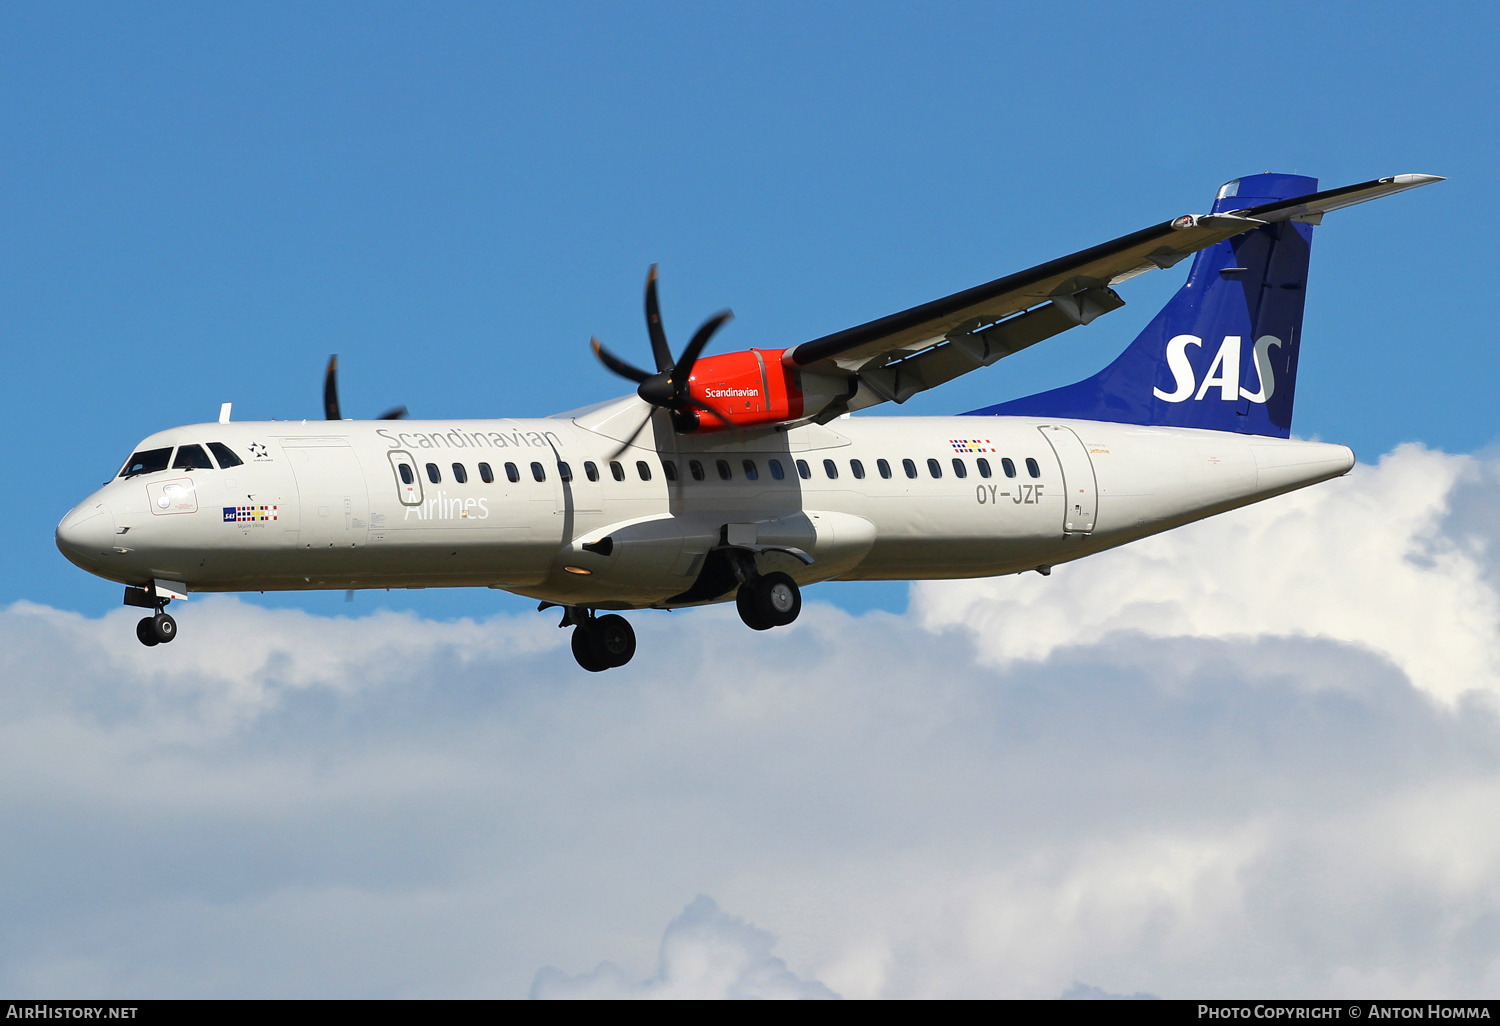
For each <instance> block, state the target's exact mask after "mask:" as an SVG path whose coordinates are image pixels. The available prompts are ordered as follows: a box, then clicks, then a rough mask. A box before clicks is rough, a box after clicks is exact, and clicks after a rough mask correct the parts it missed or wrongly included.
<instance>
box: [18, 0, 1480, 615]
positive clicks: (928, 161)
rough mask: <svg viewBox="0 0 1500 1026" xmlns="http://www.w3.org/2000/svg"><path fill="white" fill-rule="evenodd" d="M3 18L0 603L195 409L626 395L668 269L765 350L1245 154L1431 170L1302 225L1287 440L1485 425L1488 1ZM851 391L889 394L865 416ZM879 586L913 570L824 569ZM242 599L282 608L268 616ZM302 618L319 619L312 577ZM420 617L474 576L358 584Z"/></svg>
mask: <svg viewBox="0 0 1500 1026" xmlns="http://www.w3.org/2000/svg"><path fill="white" fill-rule="evenodd" d="M1335 11H1336V9H1335V8H1327V7H1324V8H1318V9H1316V10H1313V9H1310V8H1307V7H1306V6H1304V5H1292V4H1288V5H1281V6H1276V5H1272V6H1269V7H1263V8H1259V9H1258V10H1257V14H1256V16H1255V19H1254V26H1255V27H1253V28H1251V27H1248V25H1247V23H1246V21H1245V19H1244V18H1242V17H1238V16H1231V15H1229V14H1228V12H1220V13H1219V14H1218V15H1216V16H1210V9H1208V8H1204V7H1202V6H1201V5H1187V4H1181V5H1174V4H1157V5H1150V6H1149V7H1147V6H1144V5H1111V4H1098V5H1090V6H1087V7H1085V8H1084V9H1081V10H1080V11H1079V12H1078V13H1077V14H1076V16H1074V15H1070V16H1069V17H1068V18H1067V19H1066V24H1063V23H1061V22H1060V21H1059V19H1058V17H1057V12H1056V8H1055V6H1052V5H1045V4H1034V5H1024V4H1007V5H1003V6H1001V5H973V4H924V5H921V6H920V7H915V6H904V5H878V4H860V5H833V4H817V5H804V4H783V5H778V4H755V5H745V6H731V5H696V4H660V5H651V6H649V7H648V8H644V9H643V8H640V7H639V6H636V5H623V4H619V5H610V4H589V5H583V6H575V7H567V6H559V5H552V4H540V5H529V6H528V5H523V4H506V5H493V4H476V5H464V4H457V3H454V4H441V5H437V4H433V5H402V4H387V5H378V6H369V5H339V4H318V5H276V4H269V5H254V6H249V5H246V6H225V5H197V4H194V5H168V4H147V5H132V6H131V7H129V8H128V9H126V8H108V7H96V6H82V7H75V6H69V5H59V4H10V5H7V6H6V8H5V10H4V11H3V12H0V28H3V31H0V132H3V137H4V139H5V145H4V147H3V148H0V182H3V187H4V194H5V210H6V219H5V221H6V223H5V237H6V243H7V244H6V246H5V247H4V250H3V252H0V261H3V264H0V267H3V273H0V311H3V312H0V331H3V335H4V345H5V350H6V353H7V355H8V359H7V361H6V371H7V373H6V375H5V382H6V384H5V392H4V395H5V402H4V404H3V412H0V417H3V418H4V425H5V430H6V436H7V438H9V439H10V446H9V447H8V448H9V454H8V456H7V460H6V462H7V464H8V465H9V466H10V467H11V468H12V474H13V479H14V480H17V481H18V482H24V494H25V495H26V499H27V501H25V502H24V503H20V504H17V505H15V506H13V507H12V510H13V512H12V517H11V521H10V522H11V524H12V537H13V538H14V539H16V540H15V542H14V543H13V544H12V545H11V546H9V554H8V556H7V569H8V571H9V572H7V573H6V574H5V575H4V584H3V591H0V598H7V599H13V598H20V597H27V598H32V599H37V600H41V601H46V602H49V603H55V604H59V605H61V606H65V607H68V608H76V609H82V610H89V611H93V612H102V611H103V610H105V609H106V608H108V607H110V606H112V605H113V604H114V603H116V602H117V601H118V599H117V596H116V594H115V593H116V591H117V590H118V589H116V588H115V587H114V586H112V585H105V584H104V583H103V582H99V581H95V580H92V579H90V578H87V577H85V576H84V575H83V574H81V572H79V571H77V570H76V569H74V568H73V567H72V566H70V565H68V564H67V563H66V562H65V561H64V560H63V559H62V558H61V557H60V556H59V555H58V554H57V553H56V551H55V550H54V548H53V546H52V544H51V540H50V539H51V531H52V528H53V527H54V526H55V524H56V522H57V520H58V519H59V518H60V516H61V515H62V513H63V512H65V511H66V509H67V508H68V507H69V506H71V505H72V504H73V503H74V502H76V501H78V500H79V499H80V498H81V497H83V496H84V495H86V494H87V493H88V492H89V491H90V490H91V489H92V488H93V487H94V486H96V485H97V484H98V482H99V481H101V480H103V479H104V478H105V477H106V476H107V475H108V474H109V473H110V472H112V471H113V469H114V468H115V467H117V465H118V464H119V462H120V461H121V459H123V457H124V456H125V455H126V454H127V453H128V452H129V451H130V448H131V446H132V444H133V443H134V442H135V441H136V440H137V439H139V438H140V437H142V436H144V435H146V434H147V433H149V432H151V431H154V430H157V429H159V428H161V427H164V426H168V425H173V424H179V423H192V422H196V421H200V420H209V419H212V418H213V417H214V416H215V415H216V413H217V410H218V405H219V403H220V402H224V401H233V402H234V404H235V412H236V416H237V417H238V418H242V419H245V418H269V417H278V418H295V417H302V416H316V415H317V413H318V410H319V408H320V407H319V395H320V393H319V386H320V375H321V371H322V366H323V363H324V361H325V360H326V358H327V355H328V354H329V353H331V352H337V353H339V354H340V357H341V369H342V385H343V396H344V406H345V411H346V414H348V415H355V416H358V415H365V416H369V415H373V414H374V413H376V412H378V411H379V410H382V409H385V408H386V407H388V406H390V405H393V404H396V403H405V404H407V405H408V406H409V407H410V408H411V410H412V411H413V414H414V415H418V416H465V417H481V416H490V415H508V416H527V415H545V414H549V413H553V412H557V411H560V410H565V409H571V408H573V407H576V406H580V405H584V404H586V403H590V402H594V401H597V400H600V399H604V398H607V397H609V396H611V395H615V394H619V392H620V388H619V384H620V383H619V382H618V381H617V380H616V379H613V378H611V377H610V376H608V375H607V374H606V373H605V372H604V371H603V370H602V369H601V368H600V367H598V366H597V365H596V364H595V363H594V361H593V359H592V357H591V356H590V354H589V353H588V350H587V340H588V338H589V336H590V335H591V334H596V333H597V334H598V335H599V336H600V337H601V338H603V339H605V340H606V341H607V342H608V343H609V344H610V345H611V346H613V347H614V348H615V349H616V350H617V351H620V352H622V353H625V354H634V355H635V356H637V357H639V356H640V355H641V353H643V352H644V347H645V344H646V343H645V339H644V331H643V327H642V323H641V314H640V291H641V285H642V281H643V278H644V273H645V269H646V267H647V265H648V264H650V263H651V262H652V261H657V262H660V264H661V266H662V275H663V303H664V308H665V314H666V318H667V323H668V327H669V330H670V331H671V332H672V333H673V335H674V337H675V338H676V340H677V341H678V344H681V342H682V341H683V340H684V339H685V337H686V336H687V335H688V334H689V333H690V332H691V330H692V329H693V327H695V326H696V325H697V323H698V322H699V321H700V320H701V319H702V318H703V317H705V316H707V314H709V313H710V312H712V311H714V310H717V309H720V308H722V307H725V306H729V307H732V308H733V309H734V310H735V313H736V318H737V319H736V321H735V322H734V324H733V325H732V326H731V327H730V328H729V329H728V330H726V331H725V332H724V333H723V335H722V336H721V337H720V340H719V341H718V343H717V345H719V346H720V347H722V348H729V347H735V348H738V347H743V346H748V345H760V346H782V345H788V344H795V343H797V342H799V341H803V340H805V339H807V338H812V337H816V336H818V335H820V334H823V333H825V332H828V331H831V330H836V329H839V328H842V327H846V326H848V325H850V324H854V323H859V322H861V321H863V320H866V319H869V318H872V317H875V316H879V315H881V314H884V313H888V312H891V311H892V310H895V309H900V308H902V307H904V306H907V305H910V304H912V303H916V302H921V301H924V300H926V299H930V298H933V297H935V296H938V295H942V294H945V293H947V292H950V291H954V290H956V289H958V288H961V287H966V286H968V285H971V284H974V283H976V282H978V281H982V280H987V279H988V278H991V277H994V276H997V275H999V274H1002V273H1007V272H1009V271H1013V270H1017V269H1020V268H1022V267H1026V266H1029V265H1030V264H1032V263H1035V262H1038V261H1040V260H1044V259H1047V258H1050V257H1053V256H1057V255H1060V254H1062V253H1065V252H1070V251H1072V250H1074V249H1077V248H1080V247H1083V246H1086V245H1090V244H1093V243H1096V242H1099V241H1102V240H1104V239H1107V238H1111V237H1113V236H1115V235H1118V234H1121V233H1124V232H1126V231H1130V230H1134V229H1136V228H1139V227H1143V226H1145V225H1147V224H1150V223H1154V222H1156V221H1160V220H1162V219H1165V218H1167V217H1171V216H1175V215H1176V214H1178V213H1182V212H1185V211H1198V210H1204V209H1206V208H1207V206H1208V205H1209V202H1210V200H1211V197H1212V194H1213V190H1214V189H1215V188H1216V187H1217V186H1218V185H1219V183H1221V182H1222V181H1225V180H1227V179H1229V178H1232V177H1235V176H1237V175H1239V174H1242V173H1246V172H1253V171H1260V170H1266V169H1275V170H1290V171H1298V172H1301V173H1306V174H1313V175H1317V176H1320V177H1321V178H1322V180H1323V181H1324V183H1325V184H1327V185H1330V186H1331V185H1338V184H1344V183H1348V182H1354V181H1362V180H1366V179H1368V178H1371V177H1375V176H1379V175H1384V174H1389V173H1395V172H1404V171H1423V172H1431V173H1436V174H1442V175H1446V176H1449V177H1450V178H1451V181H1449V182H1447V183H1444V184H1442V185H1440V186H1436V187H1433V188H1430V189H1426V190H1423V191H1422V192H1420V193H1418V194H1414V195H1410V196H1402V197H1399V198H1397V199H1394V200H1391V201H1388V202H1386V203H1382V204H1379V205H1376V206H1369V207H1364V208H1360V209H1356V210H1351V211H1348V212H1345V213H1342V214H1340V215H1339V216H1338V217H1336V218H1331V219H1330V221H1329V223H1328V225H1327V226H1326V227H1325V228H1324V229H1322V230H1321V231H1320V232H1319V233H1318V237H1317V240H1316V249H1315V257H1314V266H1313V279H1312V284H1311V287H1310V297H1309V309H1308V322H1307V336H1306V337H1307V340H1308V344H1307V346H1306V348H1305V350H1304V353H1303V364H1302V375H1301V383H1300V385H1299V390H1298V396H1299V408H1298V411H1297V420H1296V423H1295V428H1296V430H1297V431H1298V432H1299V433H1301V434H1305V435H1311V436H1318V437H1323V438H1326V439H1331V440H1338V441H1343V442H1347V443H1349V444H1351V445H1353V446H1354V447H1355V449H1356V450H1357V451H1358V452H1359V453H1360V454H1361V455H1362V456H1363V457H1364V458H1366V459H1371V458H1374V457H1375V456H1377V455H1379V454H1380V453H1382V452H1385V451H1387V450H1388V449H1390V448H1391V446H1393V445H1394V444H1396V443H1397V442H1401V441H1408V440H1420V441H1423V442H1426V443H1428V444H1430V445H1434V446H1439V447H1443V448H1445V449H1449V450H1456V451H1469V450H1473V449H1476V448H1478V447H1481V446H1484V445H1486V444H1488V443H1489V442H1490V440H1491V435H1492V428H1491V427H1490V420H1489V418H1488V417H1486V416H1484V415H1483V414H1482V413H1481V411H1483V410H1486V409H1487V408H1488V400H1489V396H1490V392H1491V387H1492V386H1491V385H1490V380H1491V378H1492V377H1493V376H1494V373H1495V369H1496V356H1495V355H1494V349H1493V347H1490V346H1489V345H1488V344H1487V343H1486V341H1485V339H1486V337H1487V335H1488V333H1489V331H1490V324H1489V317H1488V304H1487V303H1486V302H1485V294H1484V290H1483V286H1482V285H1480V284H1478V282H1480V281H1482V278H1481V277H1480V276H1479V271H1478V268H1477V267H1476V266H1475V257H1476V255H1478V254H1483V253H1484V252H1486V249H1487V246H1486V244H1487V242H1488V241H1489V234H1490V230H1491V228H1492V226H1493V222H1494V215H1493V214H1492V213H1491V212H1490V204H1489V203H1488V202H1487V199H1488V194H1487V190H1486V185H1487V183H1488V179H1489V176H1490V174H1491V173H1492V169H1493V167H1494V165H1495V160H1494V157H1495V142H1494V138H1495V133H1494V132H1492V131H1490V126H1491V125H1492V124H1493V118H1492V115H1493V113H1494V96H1495V72H1494V69H1493V62H1492V60H1491V59H1490V58H1491V56H1492V51H1493V46H1492V41H1493V38H1494V30H1495V28H1496V25H1495V20H1496V19H1495V15H1494V13H1493V12H1492V11H1491V10H1490V9H1488V8H1486V7H1483V6H1474V7H1470V8H1467V9H1461V10H1458V9H1455V8H1452V7H1449V6H1446V5H1435V6H1433V7H1431V8H1427V9H1423V10H1417V11H1413V10H1412V9H1411V8H1409V7H1406V6H1398V5H1393V6H1391V7H1389V8H1388V9H1386V10H1385V13H1384V14H1382V13H1381V11H1382V8H1381V7H1380V6H1379V5H1374V6H1371V5H1360V7H1359V12H1360V16H1359V17H1358V18H1353V19H1344V18H1340V17H1338V16H1337V14H1336V13H1335ZM1180 278H1181V272H1180V269H1179V270H1178V271H1169V272H1164V273H1161V274H1154V275H1151V276H1148V277H1146V278H1143V279H1141V280H1139V281H1137V282H1134V283H1132V284H1131V285H1129V286H1127V287H1126V290H1125V291H1124V296H1125V298H1126V300H1127V302H1128V303H1129V306H1128V307H1127V308H1126V309H1125V310H1123V311H1121V312H1119V313H1117V314H1114V315H1112V316H1111V317H1109V318H1106V319H1104V320H1102V321H1100V322H1099V323H1098V324H1097V325H1095V326H1092V327H1090V328H1089V329H1085V330H1079V331H1075V332H1072V333H1070V334H1068V335H1067V336H1064V337H1062V338H1060V339H1057V340H1055V341H1053V342H1050V343H1048V344H1047V345H1045V346H1039V347H1037V348H1036V349H1034V350H1032V351H1030V352H1028V353H1026V354H1024V355H1022V356H1020V357H1017V358H1015V359H1012V360H1007V361H1005V362H1004V364H1003V365H1001V366H998V367H996V368H994V369H992V370H990V371H988V372H986V373H982V374H975V375H971V376H969V377H967V378H965V379H963V380H961V381H958V382H955V383H952V384H950V385H948V386H945V387H944V388H942V389H939V390H935V391H934V392H933V393H930V394H928V395H924V396H921V397H919V398H917V399H915V400H913V401H912V402H911V403H909V404H908V405H907V407H906V408H905V410H903V411H902V412H913V413H928V412H932V413H936V412H955V411H959V410H965V409H971V408H974V407H976V406H980V405H984V404H988V403H992V402H994V401H997V400H999V399H1002V398H1007V397H1010V396H1015V395H1024V394H1027V393H1029V392H1031V391H1035V390H1039V389H1041V388H1044V387H1048V386H1052V385H1056V384H1060V383H1064V382H1066V381H1069V380H1073V379H1075V378H1077V377H1079V376H1082V375H1084V374H1086V373H1089V372H1091V371H1092V370H1094V369H1095V368H1097V367H1098V366H1100V365H1102V364H1103V363H1104V362H1106V361H1107V360H1108V359H1109V358H1110V357H1111V356H1112V355H1113V354H1114V353H1115V352H1116V351H1118V349H1119V348H1121V347H1122V346H1123V345H1124V344H1125V343H1126V342H1128V340H1129V339H1130V338H1131V337H1133V335H1134V333H1135V331H1137V330H1138V329H1139V328H1140V327H1141V326H1143V325H1144V324H1145V322H1146V321H1147V320H1148V319H1149V317H1150V316H1151V314H1152V313H1153V312H1154V310H1155V309H1157V308H1158V307H1159V306H1160V305H1161V304H1162V303H1163V302H1164V301H1165V299H1166V298H1167V296H1169V295H1170V293H1171V292H1172V291H1173V290H1174V289H1175V288H1176V286H1177V284H1178V283H1179V282H1180ZM882 412H884V411H882ZM820 591H821V592H822V593H823V597H825V598H827V599H830V600H833V601H836V602H841V603H843V604H845V605H846V606H848V607H849V608H853V609H859V608H865V607H867V606H869V605H883V606H887V607H890V608H895V609H899V608H901V606H902V605H903V604H904V601H905V588H904V586H900V585H895V586H830V587H825V588H822V589H820ZM266 601H269V602H273V603H277V602H284V601H287V600H277V599H275V598H274V597H273V598H270V599H267V600H266ZM290 601H291V602H292V603H293V604H296V605H306V606H307V607H308V608H318V609H323V610H326V611H330V612H337V611H338V610H337V609H336V608H335V607H336V606H337V605H338V603H340V602H341V601H342V596H341V595H333V596H296V597H293V598H292V599H290ZM359 602H360V604H361V608H363V607H364V606H366V605H369V604H371V603H392V602H394V603H395V604H398V605H404V606H412V607H413V608H416V609H419V610H421V611H423V612H424V613H426V614H428V615H436V616H456V615H463V614H466V613H474V614H481V613H485V612H487V611H490V610H492V609H496V608H520V606H519V605H518V604H517V603H516V602H513V601H509V600H507V599H505V598H504V597H503V596H498V595H494V594H484V593H478V592H458V593H451V594H449V593H432V594H428V595H418V596H398V597H395V598H394V599H393V598H391V597H387V596H380V597H376V596H361V598H360V599H359Z"/></svg>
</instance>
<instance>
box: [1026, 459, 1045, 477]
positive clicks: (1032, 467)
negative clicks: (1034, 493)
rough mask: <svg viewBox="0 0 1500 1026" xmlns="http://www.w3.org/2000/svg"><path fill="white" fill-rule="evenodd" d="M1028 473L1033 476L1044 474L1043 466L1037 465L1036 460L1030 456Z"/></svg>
mask: <svg viewBox="0 0 1500 1026" xmlns="http://www.w3.org/2000/svg"><path fill="white" fill-rule="evenodd" d="M1026 473H1028V474H1030V475H1031V476H1032V477H1041V476H1042V468H1041V467H1039V466H1037V465H1036V460H1034V459H1032V458H1031V457H1030V456H1028V457H1026Z"/></svg>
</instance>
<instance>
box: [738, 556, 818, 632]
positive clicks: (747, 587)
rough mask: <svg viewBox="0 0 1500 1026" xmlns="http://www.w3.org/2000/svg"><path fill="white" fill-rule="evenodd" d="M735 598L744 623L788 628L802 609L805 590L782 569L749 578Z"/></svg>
mask: <svg viewBox="0 0 1500 1026" xmlns="http://www.w3.org/2000/svg"><path fill="white" fill-rule="evenodd" d="M734 601H735V605H736V606H737V607H738V608H739V611H740V619H741V620H744V621H745V626H747V627H749V628H750V629H751V630H756V631H768V630H770V629H771V628H772V627H785V626H786V625H787V624H789V623H791V622H792V621H793V620H795V619H797V614H798V613H800V612H802V590H801V589H800V588H798V587H797V582H796V581H794V580H792V578H791V575H790V574H784V573H781V572H780V571H779V570H778V571H774V572H772V573H769V574H756V575H755V576H753V577H749V578H747V579H746V580H745V583H744V584H742V585H740V590H739V592H738V593H737V594H736V595H735V600H734Z"/></svg>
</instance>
